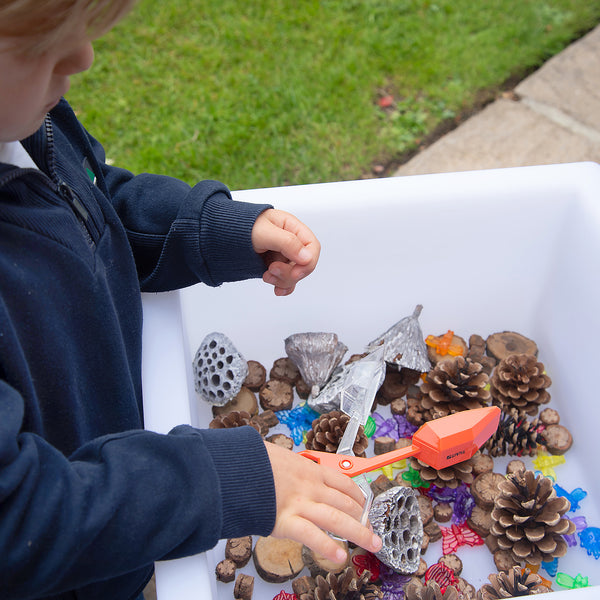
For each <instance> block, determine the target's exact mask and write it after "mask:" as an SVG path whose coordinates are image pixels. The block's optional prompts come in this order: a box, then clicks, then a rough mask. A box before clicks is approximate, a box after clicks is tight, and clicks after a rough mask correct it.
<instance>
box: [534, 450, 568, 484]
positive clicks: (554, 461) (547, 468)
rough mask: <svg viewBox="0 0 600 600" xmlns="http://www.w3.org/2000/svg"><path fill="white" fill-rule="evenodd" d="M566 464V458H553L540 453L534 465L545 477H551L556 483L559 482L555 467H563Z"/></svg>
mask: <svg viewBox="0 0 600 600" xmlns="http://www.w3.org/2000/svg"><path fill="white" fill-rule="evenodd" d="M565 462H566V459H565V457H564V456H562V455H560V456H552V455H550V454H546V453H542V452H541V451H538V455H537V458H534V459H533V465H534V466H535V468H536V469H537V470H538V471H540V472H541V473H542V475H544V477H551V478H552V479H553V480H554V481H556V480H557V477H556V472H555V471H554V467H557V466H558V465H563V464H564V463H565Z"/></svg>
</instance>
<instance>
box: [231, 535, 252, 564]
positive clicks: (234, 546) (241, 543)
mask: <svg viewBox="0 0 600 600" xmlns="http://www.w3.org/2000/svg"><path fill="white" fill-rule="evenodd" d="M251 556H252V536H250V535H246V536H244V537H238V538H230V539H228V540H227V543H226V544H225V558H228V559H229V560H232V561H233V562H234V563H235V564H236V566H237V567H238V568H239V567H245V566H246V565H247V564H248V561H249V560H250V557H251Z"/></svg>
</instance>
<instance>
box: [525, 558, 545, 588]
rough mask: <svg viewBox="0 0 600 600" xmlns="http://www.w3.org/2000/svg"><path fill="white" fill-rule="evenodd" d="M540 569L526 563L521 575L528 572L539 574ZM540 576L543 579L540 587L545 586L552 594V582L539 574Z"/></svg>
mask: <svg viewBox="0 0 600 600" xmlns="http://www.w3.org/2000/svg"><path fill="white" fill-rule="evenodd" d="M538 569H539V565H530V564H527V563H526V566H525V567H523V568H522V569H521V575H525V571H526V570H529V572H530V573H536V574H538ZM538 576H539V578H540V579H541V581H540V585H543V586H544V587H546V588H548V591H549V592H551V591H552V582H551V581H550V580H549V579H544V578H543V577H542V576H541V575H539V574H538Z"/></svg>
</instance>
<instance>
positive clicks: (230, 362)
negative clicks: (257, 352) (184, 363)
mask: <svg viewBox="0 0 600 600" xmlns="http://www.w3.org/2000/svg"><path fill="white" fill-rule="evenodd" d="M193 367H194V386H195V388H196V392H198V394H200V396H202V398H204V400H206V401H207V402H210V403H211V404H214V405H216V406H223V405H224V404H226V403H227V402H229V400H231V399H232V398H235V396H237V395H238V393H239V391H240V389H241V387H242V384H243V383H244V380H245V379H246V377H247V376H248V363H247V362H246V359H245V358H244V357H243V356H242V355H241V354H240V353H239V352H238V351H237V350H236V348H235V346H234V345H233V343H232V342H231V340H230V339H229V338H228V337H227V336H226V335H225V334H223V333H216V332H215V333H210V334H209V335H207V336H206V337H205V338H204V340H203V341H202V344H200V347H199V348H198V351H197V352H196V356H195V357H194V364H193Z"/></svg>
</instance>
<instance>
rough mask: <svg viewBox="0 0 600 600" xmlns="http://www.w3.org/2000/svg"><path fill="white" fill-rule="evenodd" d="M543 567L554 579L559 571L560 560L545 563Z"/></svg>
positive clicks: (555, 559)
mask: <svg viewBox="0 0 600 600" xmlns="http://www.w3.org/2000/svg"><path fill="white" fill-rule="evenodd" d="M542 567H543V568H544V570H545V571H546V573H548V575H550V577H554V576H555V575H556V573H557V571H558V558H554V559H552V560H551V561H550V562H543V563H542Z"/></svg>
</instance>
